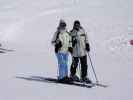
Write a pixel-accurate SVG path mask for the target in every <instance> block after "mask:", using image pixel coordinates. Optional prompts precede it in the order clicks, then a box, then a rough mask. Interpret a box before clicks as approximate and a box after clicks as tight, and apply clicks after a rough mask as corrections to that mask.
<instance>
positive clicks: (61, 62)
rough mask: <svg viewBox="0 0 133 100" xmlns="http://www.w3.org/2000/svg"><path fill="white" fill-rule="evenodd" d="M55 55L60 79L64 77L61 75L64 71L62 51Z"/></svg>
mask: <svg viewBox="0 0 133 100" xmlns="http://www.w3.org/2000/svg"><path fill="white" fill-rule="evenodd" d="M56 56H57V59H58V69H59V70H58V71H59V72H58V74H59V76H58V79H62V78H63V77H64V75H63V73H64V65H63V62H64V60H63V56H62V53H57V54H56Z"/></svg>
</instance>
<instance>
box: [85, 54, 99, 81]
mask: <svg viewBox="0 0 133 100" xmlns="http://www.w3.org/2000/svg"><path fill="white" fill-rule="evenodd" d="M88 56H89V59H90V63H91V68H92V70H93V73H94V76H95V79H96V83H99V81H98V78H97V75H96V72H95V69H94V66H93V64H92V60H91V57H90V55H89V53H88Z"/></svg>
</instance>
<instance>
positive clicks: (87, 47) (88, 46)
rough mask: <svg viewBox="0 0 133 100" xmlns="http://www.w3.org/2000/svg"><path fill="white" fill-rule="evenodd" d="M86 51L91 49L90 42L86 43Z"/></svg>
mask: <svg viewBox="0 0 133 100" xmlns="http://www.w3.org/2000/svg"><path fill="white" fill-rule="evenodd" d="M86 51H88V52H89V51H90V45H89V43H86Z"/></svg>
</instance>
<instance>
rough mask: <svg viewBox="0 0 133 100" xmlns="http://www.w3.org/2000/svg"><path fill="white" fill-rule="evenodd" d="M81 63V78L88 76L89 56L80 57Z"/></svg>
mask: <svg viewBox="0 0 133 100" xmlns="http://www.w3.org/2000/svg"><path fill="white" fill-rule="evenodd" d="M80 63H81V78H85V77H86V76H87V68H88V66H87V56H83V57H80Z"/></svg>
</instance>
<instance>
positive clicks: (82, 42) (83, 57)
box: [70, 20, 91, 83]
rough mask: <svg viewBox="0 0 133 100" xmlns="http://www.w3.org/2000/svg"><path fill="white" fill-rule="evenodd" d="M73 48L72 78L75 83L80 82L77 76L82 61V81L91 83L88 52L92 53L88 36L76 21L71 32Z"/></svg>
mask: <svg viewBox="0 0 133 100" xmlns="http://www.w3.org/2000/svg"><path fill="white" fill-rule="evenodd" d="M70 35H71V38H72V47H73V54H72V55H73V60H72V64H71V69H70V78H71V79H72V80H74V81H78V80H79V78H78V77H77V76H76V69H77V66H78V63H79V60H80V64H81V76H80V78H81V81H84V82H88V83H91V80H90V79H89V78H88V77H87V68H88V65H87V52H89V51H90V46H89V42H88V37H87V34H86V33H85V31H84V29H83V28H82V27H81V25H80V22H79V21H78V20H76V21H75V22H74V25H73V29H72V30H71V31H70Z"/></svg>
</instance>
